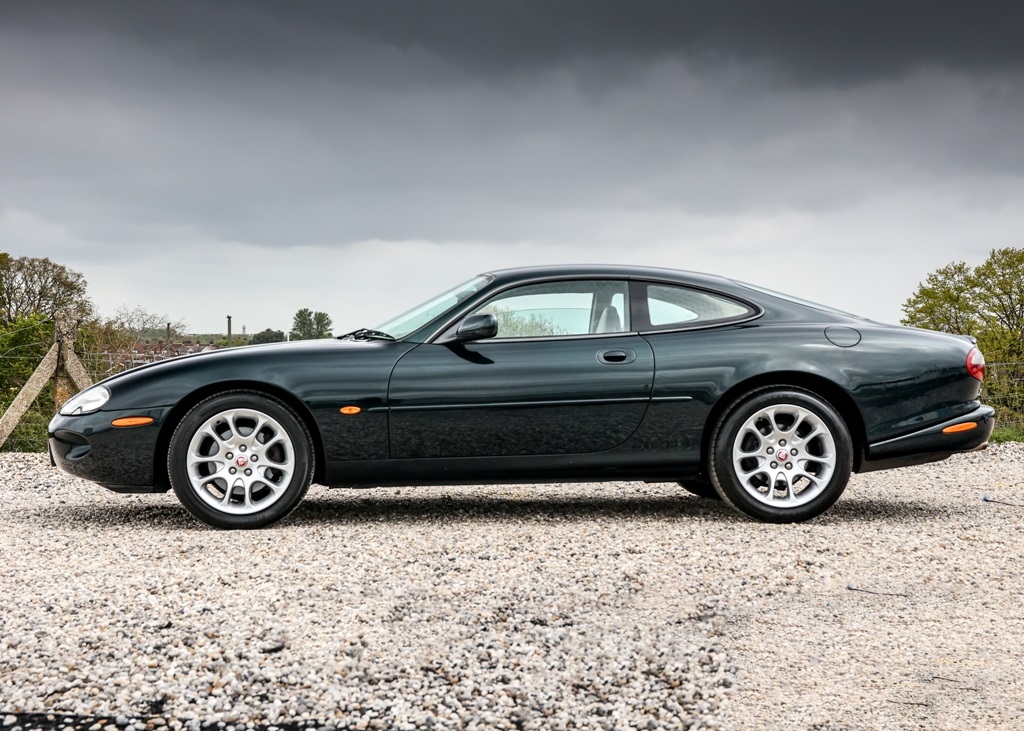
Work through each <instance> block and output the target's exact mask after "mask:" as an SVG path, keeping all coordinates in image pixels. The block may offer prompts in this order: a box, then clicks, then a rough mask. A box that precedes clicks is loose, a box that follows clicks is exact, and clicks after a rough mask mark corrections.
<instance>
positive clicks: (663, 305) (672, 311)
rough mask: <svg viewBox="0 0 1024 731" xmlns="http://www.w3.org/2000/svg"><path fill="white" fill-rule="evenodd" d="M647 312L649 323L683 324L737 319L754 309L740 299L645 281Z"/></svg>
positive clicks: (653, 324) (678, 325)
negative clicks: (739, 300) (646, 283)
mask: <svg viewBox="0 0 1024 731" xmlns="http://www.w3.org/2000/svg"><path fill="white" fill-rule="evenodd" d="M647 312H648V315H649V317H650V321H651V326H652V327H685V326H687V325H704V324H711V323H715V322H723V321H728V320H738V319H741V318H743V317H746V316H748V315H751V314H753V312H754V311H753V310H752V309H751V308H750V307H748V306H747V305H745V304H742V303H741V302H737V301H735V300H731V299H728V298H727V297H722V296H719V295H715V294H711V293H710V292H702V291H700V290H697V289H687V288H686V287H673V286H670V285H663V284H648V285H647Z"/></svg>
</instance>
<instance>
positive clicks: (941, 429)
mask: <svg viewBox="0 0 1024 731" xmlns="http://www.w3.org/2000/svg"><path fill="white" fill-rule="evenodd" d="M995 413H996V412H995V409H993V408H992V407H991V406H985V405H980V406H978V408H976V409H974V410H973V411H971V412H969V413H967V414H963V415H961V416H958V417H956V418H955V419H950V420H949V421H944V422H942V423H941V424H934V425H932V426H929V427H927V428H925V429H921V430H919V431H916V432H912V433H910V434H904V435H903V436H901V437H896V438H895V439H887V440H886V441H884V442H878V443H877V444H872V445H869V446H868V449H867V454H866V456H865V458H864V460H863V463H862V464H861V467H860V469H859V470H858V471H859V472H871V471H872V470H882V469H889V468H890V467H909V466H911V465H915V464H925V463H927V462H938V461H939V460H942V459H946V457H949V456H950V455H952V454H956V453H957V452H973V451H976V450H979V449H984V448H985V447H987V446H988V439H989V437H990V436H992V430H993V429H994V428H995V426H996V420H995ZM969 424H974V425H975V426H974V427H971V428H966V429H965V428H964V427H966V426H967V425H969Z"/></svg>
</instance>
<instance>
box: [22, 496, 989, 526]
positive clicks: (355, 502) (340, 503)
mask: <svg viewBox="0 0 1024 731" xmlns="http://www.w3.org/2000/svg"><path fill="white" fill-rule="evenodd" d="M424 489H429V488H424ZM979 504H980V502H979ZM949 514H950V510H949V509H947V508H946V507H944V506H937V505H932V504H930V503H925V502H921V501H900V500H887V499H881V498H859V497H857V498H844V499H841V500H840V501H839V502H838V503H836V504H835V505H834V506H832V508H831V509H830V510H829V511H828V512H827V513H825V515H823V516H821V517H819V518H816V519H815V520H813V521H811V522H810V523H809V525H827V524H843V523H861V522H881V521H886V520H892V521H899V522H930V521H935V520H937V519H941V518H943V517H944V516H947V515H949ZM602 518H610V519H627V520H628V519H637V520H669V521H672V520H683V521H685V520H687V519H701V520H710V521H716V522H721V523H750V521H748V519H747V518H745V517H744V516H742V515H740V514H739V513H737V512H736V511H734V510H732V509H731V508H729V507H728V506H726V505H725V504H724V503H722V502H719V501H717V500H706V499H702V498H698V497H695V496H692V495H689V494H671V495H665V496H652V495H647V496H644V497H635V496H623V497H598V498H590V499H583V500H581V499H576V498H560V497H542V498H529V497H490V496H488V497H474V496H472V495H459V496H457V497H452V496H450V495H422V496H417V495H412V496H408V497H407V496H404V495H403V496H400V497H399V496H395V495H393V494H388V495H382V496H374V495H372V494H370V495H362V496H360V497H358V498H355V499H351V498H349V499H344V500H338V499H333V498H332V497H331V495H330V494H327V493H324V494H320V495H313V496H307V497H306V499H305V500H304V501H303V502H302V503H301V504H300V505H299V507H298V508H297V509H296V510H295V512H294V513H292V514H291V515H290V516H289V517H288V518H287V519H286V520H285V521H283V522H282V523H280V524H278V526H279V527H281V528H287V527H296V528H298V527H301V526H304V525H317V524H343V523H353V524H363V523H376V524H378V525H379V523H380V522H381V521H386V522H389V523H447V524H453V523H456V524H458V523H466V524H472V523H484V522H495V521H497V522H500V521H502V520H513V519H514V520H517V521H520V522H521V521H532V522H536V523H538V524H539V523H553V522H562V523H564V522H580V523H583V522H589V521H593V520H596V519H602ZM19 519H20V520H23V521H27V522H32V523H37V524H43V525H47V526H61V527H63V528H65V529H70V530H74V528H75V527H78V526H82V527H88V528H92V527H104V526H113V527H118V528H122V529H128V528H130V529H137V528H150V529H152V528H161V529H174V530H213V529H211V528H208V527H207V526H205V525H203V524H202V523H200V522H199V521H197V520H195V519H193V518H192V517H191V516H190V515H189V514H188V513H187V512H186V511H185V509H184V508H183V507H181V506H180V505H179V504H178V503H177V502H175V501H174V500H173V498H170V496H167V498H165V499H163V500H162V501H161V502H160V503H159V504H146V503H145V502H144V499H142V500H133V501H132V502H130V503H125V504H117V503H114V502H107V503H104V504H96V505H81V504H77V505H75V504H64V505H49V506H45V507H39V508H36V509H34V510H31V511H26V512H24V513H21V514H20V515H19Z"/></svg>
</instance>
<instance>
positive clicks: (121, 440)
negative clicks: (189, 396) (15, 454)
mask: <svg viewBox="0 0 1024 731" xmlns="http://www.w3.org/2000/svg"><path fill="white" fill-rule="evenodd" d="M168 411H169V409H147V410H138V409H134V410H131V411H97V412H96V413H93V414H84V415H79V416H64V415H62V414H57V415H56V416H55V417H53V419H52V420H51V421H50V424H49V426H48V427H47V436H48V449H49V452H50V460H51V461H52V463H53V464H55V465H56V466H57V467H59V468H60V469H62V470H64V471H65V472H67V473H69V474H72V475H75V476H76V477H81V478H82V479H85V480H90V481H92V482H97V483H99V484H100V485H103V487H106V488H108V489H110V490H113V491H115V492H164V491H166V489H167V487H166V484H165V483H166V480H157V479H156V475H155V470H154V465H155V453H156V448H157V442H158V439H159V436H160V425H161V424H162V423H163V419H164V417H165V416H166V415H167V412H168ZM124 416H149V417H152V418H153V423H151V424H147V425H146V426H139V427H130V428H116V427H114V426H113V425H112V424H111V422H112V421H113V420H114V419H117V418H120V417H124Z"/></svg>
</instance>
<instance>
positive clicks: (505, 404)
mask: <svg viewBox="0 0 1024 731" xmlns="http://www.w3.org/2000/svg"><path fill="white" fill-rule="evenodd" d="M648 401H650V399H649V398H648V397H647V396H629V397H626V398H603V399H563V400H559V401H493V402H490V403H483V404H432V405H429V406H374V407H372V408H369V409H367V411H448V410H451V409H503V408H516V407H522V406H533V407H536V406H601V405H604V404H638V403H647V402H648Z"/></svg>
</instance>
